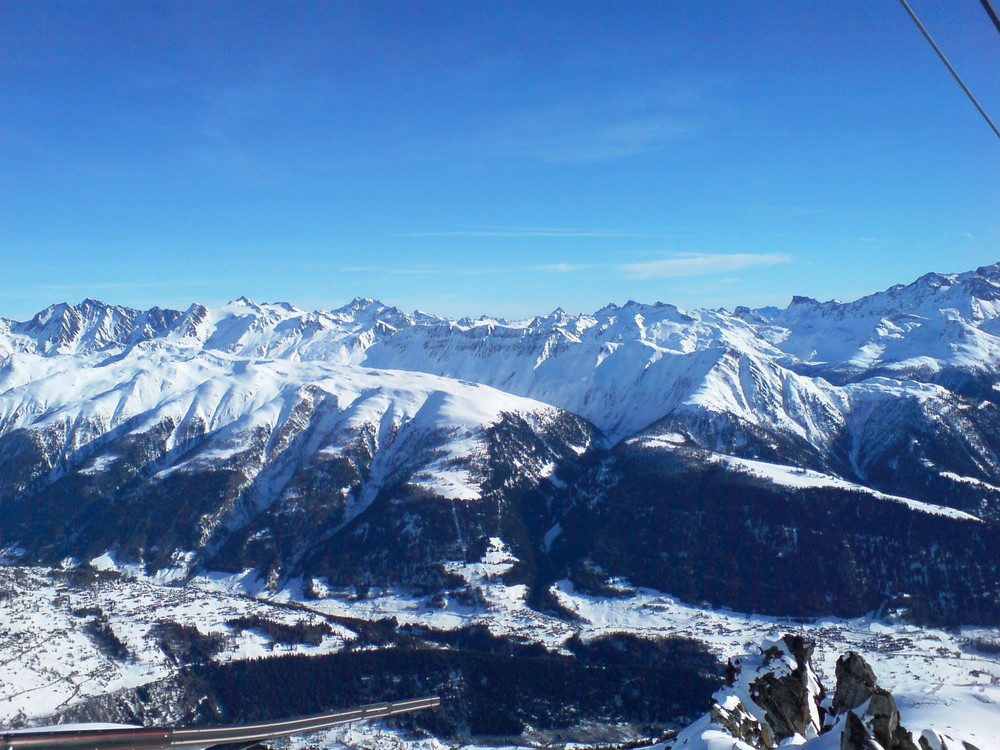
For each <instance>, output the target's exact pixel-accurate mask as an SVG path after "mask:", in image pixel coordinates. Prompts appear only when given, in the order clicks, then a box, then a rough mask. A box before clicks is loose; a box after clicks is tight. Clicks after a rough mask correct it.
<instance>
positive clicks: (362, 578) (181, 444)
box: [0, 264, 1000, 625]
mask: <svg viewBox="0 0 1000 750" xmlns="http://www.w3.org/2000/svg"><path fill="white" fill-rule="evenodd" d="M495 540H501V541H502V542H503V544H504V545H506V548H508V549H509V550H510V551H511V554H512V556H513V559H514V560H515V564H514V565H513V566H512V567H511V569H510V570H508V571H507V572H506V573H505V574H504V575H505V580H507V581H508V582H510V583H523V584H524V585H525V586H526V587H527V589H526V590H527V591H528V594H527V596H528V601H529V602H530V604H531V605H532V606H533V607H536V608H538V609H540V610H543V611H555V612H558V608H559V604H558V602H557V601H556V598H555V597H554V595H553V594H552V586H553V584H555V582H557V581H560V580H563V579H568V580H569V581H571V582H572V583H573V585H575V586H576V587H577V588H578V589H579V590H581V591H591V592H594V593H602V592H608V591H610V590H612V589H613V587H614V583H615V581H617V580H620V579H627V580H628V581H629V582H630V583H631V584H634V585H638V586H647V587H650V588H653V589H657V590H660V591H668V592H670V593H672V594H674V595H676V596H678V597H680V598H681V599H683V600H686V601H689V602H695V603H700V602H704V603H708V604H710V605H713V606H725V607H731V608H733V609H737V610H740V611H744V612H761V613H768V614H776V615H786V616H816V615H827V614H832V615H841V616H855V615H859V614H862V613H864V612H869V611H872V610H876V609H879V608H888V609H892V610H893V611H899V612H902V613H905V614H906V615H907V616H908V617H910V618H912V619H913V620H915V621H922V622H928V623H936V624H959V623H960V624H977V623H979V624H991V625H997V624H1000V264H997V265H991V266H985V267H982V268H979V269H976V270H975V271H970V272H967V273H962V274H928V275H926V276H923V277H921V278H919V279H917V280H916V281H914V282H912V283H910V284H906V285H899V286H895V287H892V288H890V289H887V290H885V291H883V292H879V293H877V294H873V295H870V296H867V297H864V298H862V299H859V300H857V301H854V302H849V303H841V302H836V301H830V302H818V301H816V300H812V299H808V298H803V297H795V298H793V300H792V302H791V304H790V305H788V306H787V307H786V308H784V309H777V308H762V309H748V308H742V307H740V308H736V309H735V310H733V311H727V310H721V309H720V310H695V311H683V310H681V309H679V308H677V307H674V306H672V305H668V304H662V303H656V304H640V303H637V302H631V301H630V302H628V303H626V304H624V305H620V306H619V305H608V306H607V307H604V308H602V309H601V310H598V311H596V312H594V313H592V314H582V315H570V314H567V313H566V312H564V311H562V310H555V311H554V312H552V313H550V314H548V315H546V316H542V317H535V318H531V319H530V320H526V321H511V320H505V319H501V318H490V317H481V318H475V319H472V318H466V319H462V320H448V319H444V318H439V317H436V316H432V315H428V314H425V313H420V312H415V313H405V312H403V311H401V310H399V309H397V308H394V307H391V306H387V305H384V304H382V303H380V302H378V301H375V300H372V299H368V298H358V299H355V300H354V301H352V302H351V303H350V304H348V305H346V306H344V307H341V308H338V309H336V310H332V311H314V312H307V311H303V310H299V309H297V308H295V307H294V306H292V305H289V304H286V303H276V304H257V303H254V302H252V301H250V300H248V299H246V298H240V299H239V300H236V301H234V302H231V303H229V304H227V305H224V306H222V307H219V308H214V309H210V308H207V307H205V306H202V305H198V304H194V305H191V306H190V307H189V308H188V309H187V310H183V311H180V310H168V309H162V308H152V309H149V310H145V311H141V310H135V309H131V308H127V307H120V306H113V305H108V304H105V303H103V302H99V301H95V300H85V301H83V302H82V303H80V304H77V305H69V304H65V303H63V304H57V305H53V306H51V307H48V308H46V309H45V310H42V311H41V312H39V313H38V314H37V315H35V316H34V317H33V318H32V319H31V320H28V321H13V320H7V319H0V556H2V558H3V559H4V560H6V561H8V562H17V563H21V564H27V563H32V564H36V563H37V564H47V565H57V564H67V565H71V564H74V563H76V564H87V563H88V562H89V561H92V560H95V559H98V558H101V557H102V556H104V555H108V556H109V557H110V558H111V559H113V560H115V561H116V562H117V563H119V564H123V565H125V564H130V565H137V566H142V567H143V568H144V569H145V570H146V571H148V572H149V573H151V574H153V573H156V572H160V573H161V574H169V575H170V576H173V577H175V578H176V579H177V580H183V579H184V578H185V577H190V576H193V575H196V574H201V573H205V572H211V571H214V572H229V573H243V572H247V571H250V572H252V573H253V574H254V575H256V576H257V577H259V579H260V581H261V582H262V584H261V585H262V586H264V587H265V588H268V589H271V590H277V589H279V588H282V587H287V586H289V585H290V584H291V583H292V582H296V583H297V584H300V585H301V587H302V591H303V592H304V595H305V596H312V595H318V594H317V592H319V591H321V590H323V589H324V587H353V588H354V589H355V590H356V591H358V592H361V593H363V592H364V591H366V590H368V589H370V588H372V587H375V588H377V589H383V590H384V589H387V588H390V587H404V588H407V589H409V590H412V591H417V592H424V593H438V594H440V595H443V596H447V595H455V594H456V593H457V592H458V590H459V589H461V587H462V585H463V581H461V580H458V581H456V580H455V576H454V574H453V573H451V572H450V567H449V566H450V565H451V564H453V563H473V562H475V561H477V560H479V559H480V558H481V557H482V556H483V555H484V554H485V553H486V551H487V550H488V549H489V548H490V546H491V544H495Z"/></svg>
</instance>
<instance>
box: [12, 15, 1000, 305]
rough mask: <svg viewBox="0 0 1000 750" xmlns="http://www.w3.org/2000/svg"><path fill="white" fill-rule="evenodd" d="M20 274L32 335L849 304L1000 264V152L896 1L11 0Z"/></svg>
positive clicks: (978, 84)
mask: <svg viewBox="0 0 1000 750" xmlns="http://www.w3.org/2000/svg"><path fill="white" fill-rule="evenodd" d="M911 4H912V5H913V7H914V8H915V10H916V11H917V13H918V14H920V16H921V18H922V19H923V21H924V23H925V24H926V25H927V27H928V28H929V30H930V31H931V33H932V34H933V35H934V36H935V38H936V39H937V41H938V43H939V44H940V45H941V46H942V47H943V48H944V50H945V52H946V53H947V54H948V55H949V57H950V58H951V60H952V62H953V63H954V65H955V66H956V68H957V69H958V70H959V72H960V73H961V74H962V75H963V77H964V78H965V80H966V82H967V83H968V84H969V86H970V87H971V88H972V90H973V91H974V92H975V94H976V95H977V97H978V98H979V100H980V101H981V102H982V104H983V105H984V107H985V108H986V110H987V111H988V112H990V113H991V114H992V115H993V117H994V119H995V120H996V119H1000V76H998V75H997V74H996V71H997V70H1000V35H998V34H997V33H996V30H995V29H994V28H993V26H992V25H991V24H990V22H989V19H988V18H987V16H986V14H985V13H984V11H983V9H982V7H981V6H980V3H979V2H978V0H949V1H948V2H940V1H937V0H935V1H934V2H931V0H911ZM0 259H2V261H3V269H4V272H3V274H2V276H0V316H4V317H10V318H15V319H26V318H28V317H30V316H31V315H32V314H33V313H34V312H36V311H37V310H39V309H41V308H42V307H44V306H46V305H48V304H50V303H52V302H58V301H63V300H65V301H69V302H77V301H79V300H81V299H83V298H85V297H96V298H99V299H104V300H106V301H109V302H115V303H119V304H127V305H132V306H136V307H148V306H152V305H155V304H159V305H161V306H172V307H180V308H183V307H186V306H187V305H188V304H189V303H190V302H192V301H199V302H203V303H206V304H221V303H223V302H225V301H227V300H229V299H234V298H236V297H239V296H240V295H247V296H249V297H251V298H253V299H256V300H259V301H278V300H283V301H289V302H292V303H294V304H296V305H298V306H300V307H307V308H330V307H335V306H338V305H340V304H343V303H345V302H346V301H348V300H349V299H350V298H352V297H354V296H356V295H367V296H374V297H378V298H380V299H382V300H384V301H385V302H388V303H392V304H396V305H399V306H400V307H403V308H404V309H414V308H419V309H423V310H427V311H429V312H434V313H438V314H442V315H449V316H455V317H458V316H462V315H466V314H481V313H490V314H495V315H507V316H511V317H526V316H528V315H531V314H535V313H545V312H548V311H549V310H551V309H553V308H555V307H556V306H561V307H563V308H565V309H566V310H568V311H571V312H580V311H592V310H594V309H597V308H599V307H601V306H603V305H604V304H606V303H608V302H612V301H613V302H618V303H622V302H624V301H626V300H628V299H637V300H641V301H646V302H653V301H664V302H673V303H675V304H677V305H680V306H682V307H688V308H693V307H717V306H725V307H729V308H732V307H734V306H736V305H738V304H748V305H751V306H761V305H769V304H776V305H784V304H787V302H788V300H789V299H790V297H791V295H792V294H805V295H809V296H813V297H817V298H820V299H829V298H840V299H852V298H855V297H857V296H860V295H862V294H865V293H868V292H871V291H875V290H878V289H881V288H884V287H887V286H889V285H891V284H894V283H899V282H908V281H910V280H912V279H913V278H916V277H917V276H919V275H921V274H923V273H925V272H927V271H931V270H934V271H943V272H952V271H962V270H968V269H971V268H974V267H976V266H978V265H982V264H985V263H990V262H995V261H998V260H1000V141H998V140H997V138H996V137H995V136H994V135H993V133H992V132H991V131H990V130H989V128H988V127H987V125H986V124H985V123H984V122H983V121H982V120H981V119H980V117H979V115H978V113H977V112H976V111H975V109H974V108H973V107H972V105H971V104H970V103H969V102H968V100H967V99H965V97H964V94H963V93H962V92H961V90H960V89H959V88H958V86H957V85H956V84H955V82H954V81H953V80H952V79H951V77H950V76H949V74H948V73H947V71H946V70H945V68H944V67H943V66H942V65H941V63H940V61H939V60H938V59H937V58H936V57H935V55H934V53H933V51H932V50H931V49H930V47H929V46H928V45H927V44H926V42H925V41H924V39H923V38H922V37H921V36H920V35H919V32H918V31H917V29H916V28H915V26H913V24H912V22H911V21H910V19H909V18H908V17H907V16H906V14H905V12H904V11H903V9H902V7H901V6H900V5H899V3H897V2H895V0H864V1H863V2H848V1H846V0H845V1H843V2H822V3H821V2H813V1H811V0H810V1H809V2H805V1H803V2H768V3H748V2H708V1H707V0H706V1H705V2H701V1H698V2H695V1H694V0H691V1H690V2H666V1H664V2H610V1H608V2H586V1H579V2H538V1H537V0H536V1H535V2H525V3H519V2H488V3H487V2H481V3H475V2H468V1H463V2H454V3H452V2H431V1H429V0H422V1H421V2H403V1H401V0H400V1H398V2H379V1H378V0H371V1H366V2H314V3H312V2H311V3H305V2H280V3H278V2H275V3H268V2H242V1H241V2H211V3H210V2H201V1H200V0H199V1H197V2H195V1H194V0H192V1H190V2H141V3H140V2H131V1H130V0H125V1H123V2H100V1H99V0H98V1H95V2H85V3H84V2H65V3H62V2H49V1H47V0H39V1H35V0H4V2H2V3H0Z"/></svg>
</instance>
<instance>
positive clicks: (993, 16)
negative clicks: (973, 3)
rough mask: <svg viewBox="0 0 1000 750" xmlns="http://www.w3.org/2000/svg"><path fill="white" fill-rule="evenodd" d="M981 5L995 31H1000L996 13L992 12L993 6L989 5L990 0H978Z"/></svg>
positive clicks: (999, 18) (999, 20)
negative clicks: (995, 28)
mask: <svg viewBox="0 0 1000 750" xmlns="http://www.w3.org/2000/svg"><path fill="white" fill-rule="evenodd" d="M979 2H981V3H982V4H983V8H984V9H985V10H986V15H988V16H989V17H990V20H991V21H992V22H993V25H994V26H996V27H997V31H1000V17H998V16H997V12H996V11H995V10H993V6H992V5H990V0H979Z"/></svg>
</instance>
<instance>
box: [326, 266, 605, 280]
mask: <svg viewBox="0 0 1000 750" xmlns="http://www.w3.org/2000/svg"><path fill="white" fill-rule="evenodd" d="M604 265H605V267H606V264H604ZM600 267H602V266H600V265H597V264H586V263H539V264H537V265H531V266H484V267H482V268H454V267H446V266H419V267H415V268H406V267H379V266H344V267H342V268H338V269H337V271H338V272H339V273H344V274H348V273H355V274H380V275H383V276H440V277H449V276H498V275H500V274H523V273H551V274H566V273H575V272H579V271H587V270H591V269H594V268H600Z"/></svg>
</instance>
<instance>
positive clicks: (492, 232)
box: [399, 227, 656, 238]
mask: <svg viewBox="0 0 1000 750" xmlns="http://www.w3.org/2000/svg"><path fill="white" fill-rule="evenodd" d="M399 236H401V237H637V238H648V237H654V236H656V235H653V234H650V233H648V232H632V231H627V230H621V229H583V228H566V227H459V228H456V229H445V230H438V231H430V232H405V233H403V234H401V235H399Z"/></svg>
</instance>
